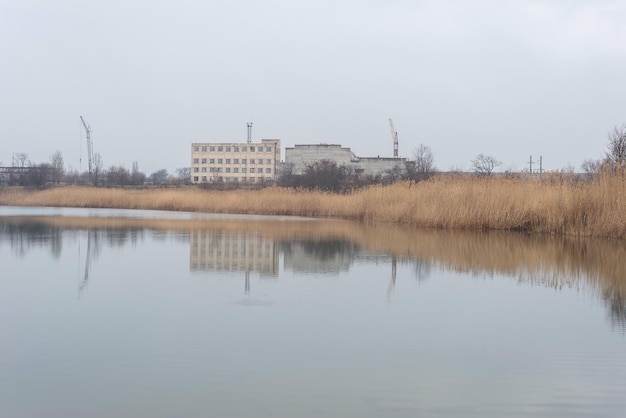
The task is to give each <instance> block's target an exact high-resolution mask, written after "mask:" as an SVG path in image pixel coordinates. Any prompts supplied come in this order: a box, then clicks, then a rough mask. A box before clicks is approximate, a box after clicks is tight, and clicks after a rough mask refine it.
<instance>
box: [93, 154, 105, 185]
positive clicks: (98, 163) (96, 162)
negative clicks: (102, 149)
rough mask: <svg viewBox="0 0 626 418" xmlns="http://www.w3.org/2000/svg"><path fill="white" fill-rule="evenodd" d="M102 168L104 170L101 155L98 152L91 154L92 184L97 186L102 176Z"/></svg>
mask: <svg viewBox="0 0 626 418" xmlns="http://www.w3.org/2000/svg"><path fill="white" fill-rule="evenodd" d="M103 170H104V163H103V161H102V156H101V155H100V153H98V152H96V153H95V154H94V155H93V167H92V171H93V173H92V174H93V185H94V186H98V185H99V184H100V180H101V178H102V175H103V174H104V173H103Z"/></svg>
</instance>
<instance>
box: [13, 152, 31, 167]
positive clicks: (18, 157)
mask: <svg viewBox="0 0 626 418" xmlns="http://www.w3.org/2000/svg"><path fill="white" fill-rule="evenodd" d="M13 164H14V165H15V166H16V167H26V166H27V165H28V164H29V161H28V154H26V153H25V152H17V153H15V155H14V157H13Z"/></svg>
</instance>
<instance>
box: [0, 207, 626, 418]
mask: <svg viewBox="0 0 626 418" xmlns="http://www.w3.org/2000/svg"><path fill="white" fill-rule="evenodd" d="M20 215H27V216H20ZM625 254H626V248H625V247H624V245H623V244H622V243H615V242H605V241H579V240H569V239H563V238H550V237H528V236H522V235H513V234H475V233H474V234H472V233H446V232H441V231H406V230H396V229H394V228H390V227H386V228H380V229H377V228H373V227H369V228H365V227H362V226H358V225H354V224H349V223H344V222H326V221H320V222H318V221H311V220H287V219H284V218H278V219H276V218H269V217H252V218H249V217H230V216H198V215H190V214H168V213H158V214H156V213H155V212H128V211H96V210H68V209H63V210H61V209H26V208H7V207H4V208H2V207H0V266H1V274H0V331H1V342H2V344H0V416H1V417H13V418H22V417H46V418H53V417H63V418H70V417H91V418H98V417H133V418H136V417H290V418H291V417H422V416H424V417H430V416H437V417H533V416H537V417H624V416H626V325H625V324H626V276H625V275H626V258H625V257H624V255H625Z"/></svg>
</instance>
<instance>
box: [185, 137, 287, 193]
mask: <svg viewBox="0 0 626 418" xmlns="http://www.w3.org/2000/svg"><path fill="white" fill-rule="evenodd" d="M280 161H281V155H280V140H279V139H263V140H261V142H260V143H252V142H244V143H232V142H228V143H226V142H224V143H193V144H191V182H192V183H213V182H225V183H260V182H268V181H269V182H271V181H275V180H276V178H277V176H278V174H279V168H280Z"/></svg>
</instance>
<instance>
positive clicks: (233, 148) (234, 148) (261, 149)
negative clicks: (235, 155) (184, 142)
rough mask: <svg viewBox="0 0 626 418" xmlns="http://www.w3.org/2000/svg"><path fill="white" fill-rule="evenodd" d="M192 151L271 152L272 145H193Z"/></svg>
mask: <svg viewBox="0 0 626 418" xmlns="http://www.w3.org/2000/svg"><path fill="white" fill-rule="evenodd" d="M193 151H194V152H272V147H263V146H261V145H257V146H254V145H249V146H248V145H241V146H240V145H202V146H199V145H198V146H194V147H193Z"/></svg>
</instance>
